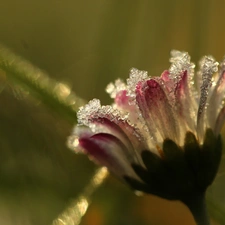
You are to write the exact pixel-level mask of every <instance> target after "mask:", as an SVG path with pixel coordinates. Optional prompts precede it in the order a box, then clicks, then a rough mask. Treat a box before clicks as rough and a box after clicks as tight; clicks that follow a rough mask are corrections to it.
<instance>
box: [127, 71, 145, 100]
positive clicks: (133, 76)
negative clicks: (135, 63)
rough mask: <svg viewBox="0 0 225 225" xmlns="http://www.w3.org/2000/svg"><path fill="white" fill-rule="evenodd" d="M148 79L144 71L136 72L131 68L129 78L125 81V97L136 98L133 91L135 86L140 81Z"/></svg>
mask: <svg viewBox="0 0 225 225" xmlns="http://www.w3.org/2000/svg"><path fill="white" fill-rule="evenodd" d="M147 78H148V72H147V71H144V70H138V69H136V68H132V69H131V70H130V76H129V78H128V79H127V95H129V96H130V97H131V98H134V97H135V96H136V94H135V89H136V85H137V84H138V82H140V81H144V80H146V79H147Z"/></svg>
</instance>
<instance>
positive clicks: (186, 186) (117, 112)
mask: <svg viewBox="0 0 225 225" xmlns="http://www.w3.org/2000/svg"><path fill="white" fill-rule="evenodd" d="M170 62H171V67H170V68H169V70H166V71H164V72H163V73H162V74H161V76H160V77H149V76H148V74H147V72H146V71H140V70H137V69H131V72H130V76H129V78H128V79H127V82H126V83H124V82H122V81H121V80H116V82H115V83H110V84H109V85H108V86H107V89H106V91H107V92H108V93H109V94H110V96H111V97H112V98H113V99H114V103H113V104H112V105H107V106H101V104H100V101H99V100H98V99H93V100H91V101H90V102H89V103H88V104H87V105H85V106H83V107H81V108H80V110H79V112H78V126H76V128H75V130H74V133H73V134H72V135H71V137H70V138H69V143H70V147H72V148H73V149H76V151H83V152H85V153H87V154H88V155H89V156H91V158H92V159H94V160H95V161H96V162H97V163H99V164H101V165H103V166H106V167H107V168H108V169H109V171H111V172H112V173H114V174H115V175H116V176H117V177H119V178H120V179H122V180H123V181H125V182H126V183H128V184H129V185H130V186H131V187H132V188H134V189H136V190H140V191H144V192H147V193H151V194H155V195H157V196H160V197H163V198H166V199H178V200H183V201H184V202H185V200H184V199H185V198H186V197H187V196H190V195H191V193H199V192H202V193H204V192H205V190H206V188H207V187H208V186H209V185H210V184H211V183H212V181H213V179H214V177H215V175H216V172H217V169H218V165H219V161H220V158H221V149H222V145H221V139H220V135H219V133H220V130H221V128H222V125H223V123H224V120H225V106H224V104H223V98H224V94H225V93H224V92H225V63H224V62H223V63H221V65H220V66H219V64H218V63H217V62H216V61H215V60H214V59H213V57H211V56H205V57H203V59H202V60H201V61H200V65H199V71H198V72H197V73H194V67H195V65H194V64H193V63H192V62H191V61H190V56H189V55H188V54H187V53H185V52H179V51H172V52H171V58H170ZM218 67H219V69H218ZM77 147H78V148H77Z"/></svg>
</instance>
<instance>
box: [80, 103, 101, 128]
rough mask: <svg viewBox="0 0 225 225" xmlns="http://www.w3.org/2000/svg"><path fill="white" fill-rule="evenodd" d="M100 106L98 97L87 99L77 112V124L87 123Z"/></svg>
mask: <svg viewBox="0 0 225 225" xmlns="http://www.w3.org/2000/svg"><path fill="white" fill-rule="evenodd" d="M100 108H101V103H100V100H99V99H93V100H91V101H89V103H88V104H86V105H85V106H82V107H80V109H79V111H78V112H77V120H78V124H83V125H86V126H88V125H89V118H90V116H92V115H93V114H95V113H96V112H98V110H99V109H100Z"/></svg>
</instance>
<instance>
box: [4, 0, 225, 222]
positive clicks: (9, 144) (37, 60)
mask: <svg viewBox="0 0 225 225" xmlns="http://www.w3.org/2000/svg"><path fill="white" fill-rule="evenodd" d="M224 8H225V2H224V1H222V0H219V1H213V0H204V1H203V0H197V1H196V0H190V1H184V0H180V1H178V0H171V1H166V0H141V1H133V0H124V1H121V0H96V1H91V0H86V1H74V0H65V1H62V0H55V1H53V0H47V1H43V0H39V1H38V0H34V1H28V0H20V1H17V0H7V1H6V0H1V1H0V19H1V24H0V42H1V43H3V44H4V45H6V46H8V47H9V48H10V49H12V50H13V51H14V52H16V53H17V54H18V55H21V56H22V57H24V58H26V59H28V60H29V61H31V62H32V63H33V64H34V65H36V66H38V67H39V68H41V69H43V70H45V71H47V73H48V74H50V77H51V78H53V79H55V80H58V81H62V82H64V83H67V84H69V86H70V87H72V89H73V90H74V91H75V93H76V94H78V95H79V96H81V97H82V98H84V99H87V100H88V99H91V98H93V97H97V98H100V99H102V100H103V103H109V101H110V99H109V98H108V97H107V95H106V94H105V92H104V88H105V86H106V85H107V83H109V82H111V81H112V80H114V79H116V78H118V77H122V78H124V79H126V77H127V76H128V72H129V69H130V68H131V67H137V68H139V69H143V70H147V71H149V74H151V75H159V74H160V73H161V72H162V71H163V70H164V69H167V68H168V66H169V63H168V58H169V51H170V50H171V49H179V50H185V51H188V52H189V53H190V55H191V56H192V58H193V60H194V61H195V62H197V60H198V59H199V57H201V56H202V55H204V54H212V55H213V56H215V58H217V59H218V60H220V59H221V58H222V56H223V55H224V54H225V47H224V46H223V43H224V39H225V30H224V29H223V27H224V12H223V11H224ZM12 63H13V62H12ZM8 68H11V67H8ZM22 69H24V68H22ZM8 72H10V71H8ZM10 74H12V71H11V72H10ZM10 74H8V75H7V74H5V73H3V72H0V181H1V183H0V190H1V191H0V200H1V201H0V218H1V219H0V224H5V225H11V224H23V225H27V224H32V225H33V224H37V225H39V224H51V222H52V220H53V219H55V218H56V217H57V215H58V214H59V213H61V212H62V211H63V209H65V208H66V206H67V204H68V203H69V201H70V200H71V199H74V198H76V197H77V196H78V195H79V193H81V192H82V189H83V187H85V185H86V184H87V183H88V181H89V179H90V177H91V175H92V174H93V172H94V168H96V167H95V166H94V165H93V163H91V162H89V161H88V159H87V158H86V157H85V156H81V155H75V154H74V153H72V152H71V151H69V150H68V149H67V148H66V145H65V142H66V138H67V136H68V135H69V134H70V132H71V129H72V125H73V124H72V123H71V122H72V120H70V119H68V118H70V116H69V117H67V116H65V115H68V114H64V113H61V114H58V112H60V111H63V112H68V111H66V107H65V108H63V107H62V108H63V109H62V108H61V105H60V104H56V105H55V104H53V106H54V107H49V108H48V107H46V105H44V103H46V104H47V105H49V106H52V105H51V104H52V103H53V102H54V99H55V95H52V94H49V95H46V93H48V92H49V91H50V92H51V91H53V90H46V93H44V94H43V97H46V96H48V99H49V101H47V102H46V101H45V100H44V99H45V98H44V99H43V98H40V96H37V95H34V96H33V92H32V90H33V87H28V89H29V88H30V89H32V90H27V89H26V88H27V86H26V85H25V86H24V85H22V86H21V81H19V82H18V80H16V79H11V78H12V77H14V78H15V76H11V77H10V76H9V75H10ZM22 83H23V82H22ZM23 84H24V83H23ZM28 86H29V85H28ZM28 91H29V92H28ZM36 91H37V92H38V93H39V94H40V93H41V92H39V91H40V90H36ZM36 94H37V93H36ZM36 97H38V98H36ZM31 98H32V99H31ZM56 100H57V99H56ZM56 102H57V101H56ZM56 102H55V103H56ZM69 115H72V114H69ZM74 121H75V118H74ZM223 168H224V163H223V164H222V167H221V170H220V174H219V175H218V177H217V179H216V182H215V184H214V186H213V187H212V189H211V190H210V192H209V203H210V204H209V208H210V210H211V212H212V215H214V216H215V217H214V218H215V219H216V218H217V219H219V220H220V223H221V224H224V223H223V221H224V214H223V213H221V211H220V210H223V207H224V206H225V202H224V200H225V199H224V191H223V190H224V187H225V181H224V180H225V177H224V175H223V171H224V169H223ZM222 212H223V211H222ZM81 224H82V225H90V224H91V225H105V224H107V225H115V224H117V225H120V224H129V225H137V224H138V225H140V224H154V225H155V224H159V225H160V224H162V225H172V224H173V225H175V224H183V225H189V224H190V225H191V224H194V222H193V221H192V218H191V215H190V213H189V212H188V210H187V209H186V208H185V207H184V206H182V205H181V204H180V203H174V202H168V201H164V200H161V199H158V198H156V197H153V196H144V197H136V196H135V195H133V193H132V192H131V191H129V190H128V188H126V187H125V186H123V185H122V184H120V183H118V182H117V181H116V180H114V179H112V178H111V179H110V180H108V181H107V182H106V184H105V185H103V186H102V187H101V188H100V190H99V192H97V193H96V195H94V196H93V204H92V205H91V207H90V210H89V211H88V213H87V214H86V215H85V217H84V218H83V220H82V222H81Z"/></svg>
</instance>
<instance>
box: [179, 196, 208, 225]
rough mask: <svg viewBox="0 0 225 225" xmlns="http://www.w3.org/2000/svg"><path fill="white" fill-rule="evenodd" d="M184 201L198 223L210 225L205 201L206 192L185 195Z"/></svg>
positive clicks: (198, 224)
mask: <svg viewBox="0 0 225 225" xmlns="http://www.w3.org/2000/svg"><path fill="white" fill-rule="evenodd" d="M182 202H183V203H184V204H185V205H186V206H187V207H188V208H189V209H190V211H191V213H192V215H193V217H194V219H195V222H196V224H197V225H210V220H209V216H208V212H207V208H206V202H205V192H202V193H195V194H194V195H189V196H185V197H184V198H183V199H182Z"/></svg>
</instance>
